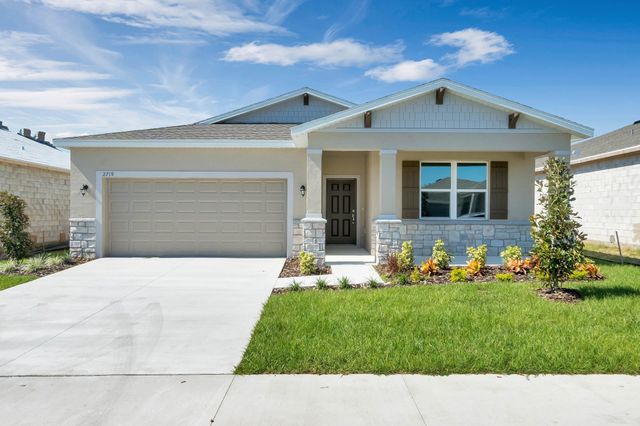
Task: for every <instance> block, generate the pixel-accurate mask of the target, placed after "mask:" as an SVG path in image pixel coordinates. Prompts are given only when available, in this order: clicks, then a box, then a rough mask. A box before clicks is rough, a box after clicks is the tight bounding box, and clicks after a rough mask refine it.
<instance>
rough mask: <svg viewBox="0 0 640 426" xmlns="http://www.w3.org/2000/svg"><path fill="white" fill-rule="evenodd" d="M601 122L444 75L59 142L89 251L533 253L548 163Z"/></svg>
mask: <svg viewBox="0 0 640 426" xmlns="http://www.w3.org/2000/svg"><path fill="white" fill-rule="evenodd" d="M592 132H593V131H592V129H591V128H589V127H586V126H583V125H580V124H577V123H574V122H572V121H569V120H566V119H563V118H560V117H557V116H555V115H551V114H548V113H545V112H542V111H539V110H536V109H533V108H530V107H527V106H525V105H522V104H519V103H516V102H513V101H509V100H507V99H504V98H501V97H498V96H494V95H491V94H488V93H485V92H482V91H480V90H477V89H474V88H471V87H468V86H465V85H462V84H459V83H456V82H453V81H451V80H447V79H439V80H435V81H432V82H430V83H426V84H423V85H420V86H417V87H415V88H412V89H409V90H403V91H401V92H398V93H394V94H392V95H389V96H386V97H383V98H381V99H377V100H374V101H371V102H367V103H364V104H361V105H354V104H352V103H351V102H347V101H344V100H341V99H339V98H336V97H334V96H330V95H327V94H324V93H321V92H318V91H316V90H313V89H309V88H303V89H300V90H296V91H294V92H290V93H287V94H284V95H282V96H279V97H276V98H273V99H269V100H266V101H264V102H259V103H257V104H254V105H250V106H248V107H245V108H240V109H238V110H235V111H231V112H228V113H226V114H222V115H219V116H216V117H213V118H209V119H207V120H204V121H201V122H199V123H195V124H189V125H183V126H174V127H166V128H157V129H148V130H135V131H128V132H117V133H109V134H102V135H94V136H82V137H77V138H65V139H59V140H57V141H56V143H57V144H58V145H60V146H64V147H68V148H70V149H71V163H72V172H71V175H72V177H71V188H72V190H71V226H72V240H71V246H72V247H74V248H75V249H74V254H75V255H81V254H82V255H88V256H93V255H94V254H96V255H97V256H285V255H294V254H296V253H297V252H299V251H300V250H305V251H309V252H313V253H315V254H316V255H317V256H318V257H319V258H320V259H324V255H325V249H326V244H356V245H358V246H361V247H365V248H367V249H368V250H370V251H371V252H372V253H374V254H375V255H376V256H377V259H379V260H381V259H383V258H384V256H385V255H386V254H387V253H388V252H389V251H390V250H395V249H397V248H398V247H399V246H400V245H401V243H402V241H404V240H412V241H413V244H414V247H415V251H416V255H417V256H426V255H429V254H430V251H431V246H432V245H433V242H434V241H435V240H436V239H438V238H441V239H443V240H444V241H445V243H446V244H447V246H448V247H449V248H450V250H452V251H453V252H454V254H457V255H464V252H465V249H466V247H467V246H468V245H476V244H481V243H487V244H488V245H489V254H490V255H497V254H498V253H499V251H500V250H501V249H503V248H504V247H505V246H506V245H509V244H520V245H522V246H524V247H525V249H526V248H528V247H529V246H530V244H531V241H530V233H529V221H528V220H529V216H530V215H531V214H532V213H533V211H534V185H533V183H534V176H535V170H534V161H535V158H536V157H538V156H541V155H546V154H548V153H550V152H552V153H555V155H565V156H566V155H568V154H569V150H570V146H571V141H572V140H577V139H582V138H584V137H589V136H591V135H592ZM82 185H88V187H89V190H88V192H87V194H86V196H82V195H81V194H80V187H81V186H82ZM74 230H75V232H74ZM94 242H95V252H94V249H93V243H94ZM83 245H86V246H87V248H86V249H80V246H83Z"/></svg>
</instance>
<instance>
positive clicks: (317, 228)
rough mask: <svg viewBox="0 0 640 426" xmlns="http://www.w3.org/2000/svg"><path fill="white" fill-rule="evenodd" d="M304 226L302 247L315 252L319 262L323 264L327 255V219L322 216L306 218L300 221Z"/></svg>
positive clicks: (309, 251)
mask: <svg viewBox="0 0 640 426" xmlns="http://www.w3.org/2000/svg"><path fill="white" fill-rule="evenodd" d="M300 225H301V227H302V235H303V238H302V249H303V250H304V251H306V252H308V253H313V254H314V255H315V256H316V259H318V264H319V265H323V264H324V261H325V255H326V245H325V242H326V227H327V221H326V219H322V218H304V219H302V220H301V221H300Z"/></svg>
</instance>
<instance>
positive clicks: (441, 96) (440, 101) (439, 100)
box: [436, 87, 447, 105]
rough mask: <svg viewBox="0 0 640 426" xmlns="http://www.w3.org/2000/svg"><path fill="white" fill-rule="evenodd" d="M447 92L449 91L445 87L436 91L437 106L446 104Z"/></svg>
mask: <svg viewBox="0 0 640 426" xmlns="http://www.w3.org/2000/svg"><path fill="white" fill-rule="evenodd" d="M446 91H447V89H446V88H445V87H439V88H438V89H437V90H436V105H442V104H444V92H446Z"/></svg>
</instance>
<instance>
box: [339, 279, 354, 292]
mask: <svg viewBox="0 0 640 426" xmlns="http://www.w3.org/2000/svg"><path fill="white" fill-rule="evenodd" d="M338 287H340V289H341V290H349V289H350V288H352V285H351V280H349V277H340V278H338Z"/></svg>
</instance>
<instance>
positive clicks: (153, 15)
mask: <svg viewBox="0 0 640 426" xmlns="http://www.w3.org/2000/svg"><path fill="white" fill-rule="evenodd" d="M25 1H30V0H25ZM40 1H41V3H42V4H44V5H46V6H49V7H52V8H56V9H63V10H71V11H75V12H81V13H88V14H92V15H97V16H100V17H102V18H103V19H106V20H109V21H111V22H116V23H120V24H126V25H130V26H134V27H141V28H160V27H171V28H188V29H194V30H200V31H204V32H207V33H209V34H214V35H227V34H237V33H244V32H274V31H275V32H283V31H284V30H283V29H282V28H281V27H280V26H278V25H277V24H278V23H279V22H280V21H282V20H283V19H284V18H286V16H287V15H288V14H289V13H291V12H292V11H293V10H294V9H295V8H296V6H297V4H298V3H299V1H297V0H296V1H293V0H278V1H277V2H276V3H275V4H274V5H272V6H271V7H270V8H267V9H266V10H262V9H259V10H247V5H246V4H243V3H241V2H234V1H228V0H182V1H175V0H144V1H136V0H102V1H98V0H40Z"/></svg>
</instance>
